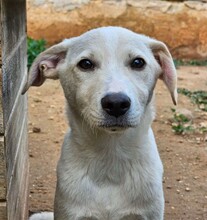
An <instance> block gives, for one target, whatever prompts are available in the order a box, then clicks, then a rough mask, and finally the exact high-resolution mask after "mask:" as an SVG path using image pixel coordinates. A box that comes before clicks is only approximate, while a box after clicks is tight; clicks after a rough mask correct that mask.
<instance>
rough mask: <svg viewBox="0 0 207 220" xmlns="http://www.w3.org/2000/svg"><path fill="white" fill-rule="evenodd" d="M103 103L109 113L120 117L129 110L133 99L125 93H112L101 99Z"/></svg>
mask: <svg viewBox="0 0 207 220" xmlns="http://www.w3.org/2000/svg"><path fill="white" fill-rule="evenodd" d="M101 105H102V108H103V109H104V111H106V112H107V113H108V114H109V115H112V116H115V117H116V118H118V117H119V116H121V115H124V114H125V113H126V112H127V111H128V110H129V108H130V105H131V100H130V98H129V97H128V96H126V95H125V94H123V93H111V94H108V95H106V96H105V97H103V98H102V99H101Z"/></svg>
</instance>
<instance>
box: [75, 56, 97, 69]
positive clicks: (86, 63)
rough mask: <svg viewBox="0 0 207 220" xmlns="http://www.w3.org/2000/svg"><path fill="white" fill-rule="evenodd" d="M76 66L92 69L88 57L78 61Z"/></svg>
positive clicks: (91, 63) (92, 66)
mask: <svg viewBox="0 0 207 220" xmlns="http://www.w3.org/2000/svg"><path fill="white" fill-rule="evenodd" d="M78 67H80V68H81V69H84V70H91V69H94V64H93V62H92V61H90V60H88V59H83V60H81V61H80V62H79V63H78Z"/></svg>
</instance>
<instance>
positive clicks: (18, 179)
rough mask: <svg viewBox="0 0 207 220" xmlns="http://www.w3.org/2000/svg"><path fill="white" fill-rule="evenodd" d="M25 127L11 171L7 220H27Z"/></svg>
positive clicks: (27, 175) (27, 167)
mask: <svg viewBox="0 0 207 220" xmlns="http://www.w3.org/2000/svg"><path fill="white" fill-rule="evenodd" d="M26 132H27V125H26V124H25V125H24V128H23V132H22V136H20V138H21V142H20V143H19V144H20V147H19V151H18V152H17V157H16V161H15V164H14V169H13V171H12V175H11V179H10V183H9V186H8V194H7V202H8V205H7V206H8V207H7V210H8V220H15V219H19V220H26V219H27V217H28V216H27V197H28V178H29V170H28V169H29V165H28V149H27V135H24V134H25V133H26Z"/></svg>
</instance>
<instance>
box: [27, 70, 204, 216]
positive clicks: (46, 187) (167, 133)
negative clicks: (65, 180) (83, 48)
mask: <svg viewBox="0 0 207 220" xmlns="http://www.w3.org/2000/svg"><path fill="white" fill-rule="evenodd" d="M178 87H179V88H187V89H189V90H191V91H195V90H207V68H206V67H180V68H179V69H178ZM156 106H157V116H156V120H155V121H154V123H153V129H154V132H155V137H156V140H157V144H158V147H159V152H160V155H161V158H162V161H163V164H164V169H165V173H164V180H163V187H164V191H165V206H166V207H165V220H206V219H207V133H203V134H201V133H199V132H193V133H190V134H187V135H176V134H174V133H173V131H172V129H171V122H170V121H171V119H172V117H173V114H172V112H171V108H172V107H173V105H172V102H171V99H170V96H169V93H168V92H167V90H166V88H165V86H164V85H163V83H162V82H159V83H158V85H157V88H156ZM177 108H185V109H188V110H190V111H191V113H192V115H193V124H194V125H196V126H198V125H199V124H200V123H206V122H207V112H203V111H200V110H199V109H198V108H197V107H196V106H195V105H194V104H192V103H191V101H190V100H189V98H187V97H185V96H184V95H180V96H179V105H178V106H177ZM64 112H65V110H64V96H63V92H62V89H61V87H60V84H59V82H58V81H52V80H48V81H47V82H46V83H45V84H44V85H43V86H42V87H40V88H31V89H30V92H29V153H30V205H29V209H30V211H31V212H38V211H42V210H53V200H54V191H55V183H56V174H55V172H56V164H57V161H58V158H59V155H60V147H61V144H62V141H63V137H64V134H65V132H66V131H67V123H66V119H65V114H64Z"/></svg>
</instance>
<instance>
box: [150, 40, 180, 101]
mask: <svg viewBox="0 0 207 220" xmlns="http://www.w3.org/2000/svg"><path fill="white" fill-rule="evenodd" d="M150 48H151V50H152V52H153V54H154V56H155V59H156V60H157V62H158V63H159V65H160V67H161V69H162V72H161V74H160V76H159V78H160V79H162V80H163V81H164V83H165V85H166V86H167V88H168V90H169V92H170V94H171V97H172V101H173V103H174V105H176V104H177V74H176V69H175V65H174V62H173V59H172V56H171V54H170V52H169V50H168V48H167V46H166V45H165V44H164V43H162V42H160V41H156V40H152V42H151V43H150Z"/></svg>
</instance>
